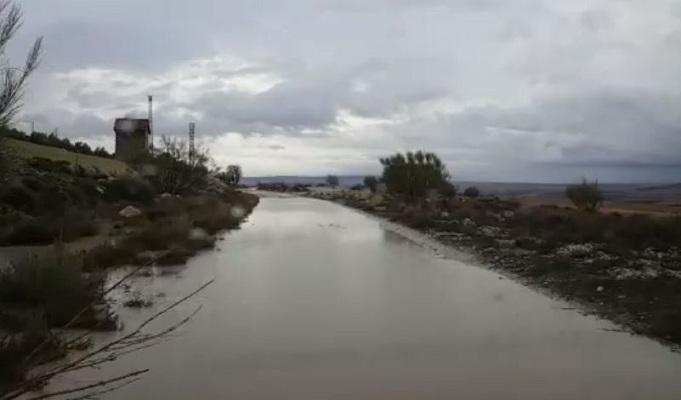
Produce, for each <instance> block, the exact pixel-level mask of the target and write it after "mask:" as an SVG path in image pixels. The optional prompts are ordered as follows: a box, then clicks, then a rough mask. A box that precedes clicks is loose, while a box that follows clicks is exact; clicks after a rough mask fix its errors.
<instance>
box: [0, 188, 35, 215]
mask: <svg viewBox="0 0 681 400" xmlns="http://www.w3.org/2000/svg"><path fill="white" fill-rule="evenodd" d="M0 203H4V204H7V205H9V206H11V207H12V208H14V209H15V210H19V211H23V212H25V213H27V214H33V213H34V212H35V210H36V207H37V201H36V198H35V195H34V193H33V192H31V190H30V189H27V188H25V187H23V186H19V185H13V186H10V187H8V188H6V189H4V190H2V191H1V192H0Z"/></svg>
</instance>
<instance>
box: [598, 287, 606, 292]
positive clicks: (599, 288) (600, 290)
mask: <svg viewBox="0 0 681 400" xmlns="http://www.w3.org/2000/svg"><path fill="white" fill-rule="evenodd" d="M603 290H605V288H604V287H603V286H599V287H597V288H596V291H597V292H602V291H603Z"/></svg>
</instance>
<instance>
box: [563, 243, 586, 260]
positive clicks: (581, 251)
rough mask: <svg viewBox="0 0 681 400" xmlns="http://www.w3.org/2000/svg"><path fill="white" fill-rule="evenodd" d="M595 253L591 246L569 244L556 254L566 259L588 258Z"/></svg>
mask: <svg viewBox="0 0 681 400" xmlns="http://www.w3.org/2000/svg"><path fill="white" fill-rule="evenodd" d="M593 251H594V248H593V246H592V245H591V244H589V243H586V244H568V245H566V246H563V247H561V248H559V249H558V250H557V251H556V253H558V255H561V256H566V257H586V256H588V255H589V254H591V253H592V252H593Z"/></svg>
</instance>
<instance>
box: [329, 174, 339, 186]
mask: <svg viewBox="0 0 681 400" xmlns="http://www.w3.org/2000/svg"><path fill="white" fill-rule="evenodd" d="M326 183H327V184H328V185H329V186H338V183H339V181H338V177H337V176H336V175H328V176H327V177H326Z"/></svg>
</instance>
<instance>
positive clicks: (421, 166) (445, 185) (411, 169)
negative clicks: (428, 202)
mask: <svg viewBox="0 0 681 400" xmlns="http://www.w3.org/2000/svg"><path fill="white" fill-rule="evenodd" d="M380 161H381V164H382V165H383V177H382V178H383V181H384V182H385V184H386V186H387V188H388V191H389V192H391V193H393V194H397V195H402V196H404V197H406V198H407V200H409V201H415V200H417V199H419V198H423V197H424V196H425V195H426V194H427V193H428V191H429V190H438V191H439V192H440V193H442V194H445V195H447V194H450V193H452V192H453V191H454V190H455V189H454V187H453V185H452V184H451V183H450V182H449V172H448V171H447V167H446V166H445V165H444V163H443V162H442V161H441V160H440V158H439V157H438V156H437V155H435V154H433V153H426V152H423V151H418V152H416V153H412V152H408V153H406V154H404V155H403V154H401V153H397V154H395V155H392V156H390V157H386V158H382V159H381V160H380Z"/></svg>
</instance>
